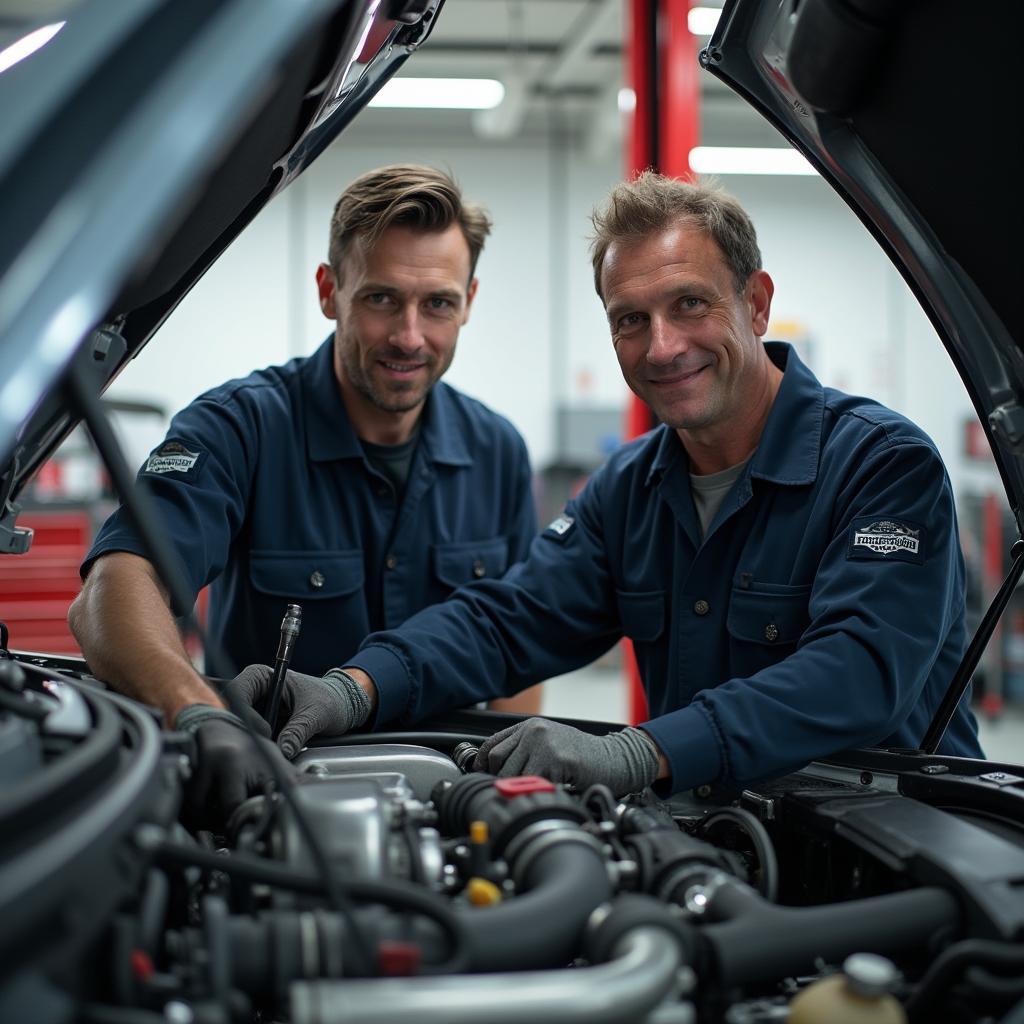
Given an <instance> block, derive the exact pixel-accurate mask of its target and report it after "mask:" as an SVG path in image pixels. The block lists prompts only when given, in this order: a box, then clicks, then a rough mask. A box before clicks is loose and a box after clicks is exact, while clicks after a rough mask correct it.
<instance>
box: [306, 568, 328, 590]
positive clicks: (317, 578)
mask: <svg viewBox="0 0 1024 1024" xmlns="http://www.w3.org/2000/svg"><path fill="white" fill-rule="evenodd" d="M326 582H327V579H326V577H325V576H324V574H323V573H322V572H321V571H320V570H319V569H314V570H313V571H312V572H311V573H310V574H309V585H310V586H311V587H312V588H313V589H314V590H319V589H320V588H321V587H322V586H323V585H324V584H325V583H326Z"/></svg>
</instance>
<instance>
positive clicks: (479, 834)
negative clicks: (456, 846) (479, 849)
mask: <svg viewBox="0 0 1024 1024" xmlns="http://www.w3.org/2000/svg"><path fill="white" fill-rule="evenodd" d="M489 838H490V831H489V830H488V828H487V822H486V821H473V822H470V825H469V841H470V842H471V843H472V844H473V845H474V846H482V845H483V844H484V843H486V842H487V840H488V839H489Z"/></svg>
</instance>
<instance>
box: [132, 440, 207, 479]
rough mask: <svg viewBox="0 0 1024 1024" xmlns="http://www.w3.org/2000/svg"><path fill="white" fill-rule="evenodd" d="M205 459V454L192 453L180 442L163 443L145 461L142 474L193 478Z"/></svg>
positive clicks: (197, 473) (201, 452)
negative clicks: (169, 474)
mask: <svg viewBox="0 0 1024 1024" xmlns="http://www.w3.org/2000/svg"><path fill="white" fill-rule="evenodd" d="M205 459H206V452H203V451H192V450H191V449H189V448H186V447H185V445H183V444H182V443H181V442H180V441H164V443H163V444H162V445H160V447H159V448H157V449H156V450H155V451H154V452H152V454H151V455H150V456H149V458H148V459H146V462H145V464H144V465H143V467H142V472H143V473H156V474H158V475H160V476H163V475H164V474H166V473H177V474H179V475H181V476H185V477H190V478H194V477H196V476H198V475H199V470H200V468H201V467H202V465H203V462H204V461H205Z"/></svg>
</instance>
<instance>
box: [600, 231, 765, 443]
mask: <svg viewBox="0 0 1024 1024" xmlns="http://www.w3.org/2000/svg"><path fill="white" fill-rule="evenodd" d="M601 287H602V292H603V294H604V300H605V310H606V312H607V314H608V322H609V326H610V327H611V332H612V342H613V344H614V345H615V354H616V356H617V357H618V360H619V366H620V368H621V369H622V375H623V377H625V379H626V383H627V384H628V385H629V386H630V388H631V389H632V390H633V391H634V392H635V393H636V394H637V395H639V396H640V397H641V398H642V399H643V400H644V401H645V402H647V404H648V405H649V406H650V407H651V408H652V409H653V410H654V412H655V414H656V415H657V416H658V418H659V419H660V420H661V421H662V422H663V423H667V424H668V425H669V426H671V427H674V428H675V429H676V430H678V431H691V432H694V433H696V434H700V432H706V431H708V430H714V429H716V428H720V427H721V426H722V425H723V424H725V423H727V422H730V423H732V422H734V421H735V420H738V421H739V423H738V424H737V425H742V423H743V422H744V421H745V420H746V419H747V418H749V417H750V414H751V412H752V408H751V407H752V405H756V404H757V398H758V396H759V395H762V394H765V393H766V391H765V386H764V385H765V382H766V380H767V379H768V375H770V373H771V372H772V371H771V363H770V361H769V360H768V359H767V356H766V355H765V353H764V348H763V346H762V345H761V343H760V341H759V339H760V338H761V337H762V336H763V335H764V333H765V331H766V330H767V327H768V314H769V309H770V306H771V297H772V291H773V285H772V282H771V278H769V277H768V275H767V274H766V273H764V271H756V272H755V273H754V274H752V275H751V277H750V279H749V280H748V281H747V283H746V286H745V287H744V289H743V291H742V292H740V293H737V290H736V284H735V281H734V279H733V276H732V272H731V271H730V269H729V267H728V265H727V264H726V262H725V259H724V257H723V255H722V252H721V250H720V249H719V247H718V245H717V244H716V243H715V241H714V240H713V239H711V238H710V237H709V236H708V235H706V234H705V233H704V232H703V231H702V230H701V229H700V228H698V227H695V226H694V225H692V224H690V223H688V222H685V221H682V222H677V223H675V224H673V225H671V226H669V227H668V228H665V229H664V230H662V231H659V232H656V233H654V234H652V235H649V236H647V237H645V238H642V239H639V240H636V241H633V240H630V241H624V242H613V243H612V244H611V245H610V246H609V248H608V251H607V254H606V255H605V260H604V264H603V267H602V271H601ZM684 440H685V439H684Z"/></svg>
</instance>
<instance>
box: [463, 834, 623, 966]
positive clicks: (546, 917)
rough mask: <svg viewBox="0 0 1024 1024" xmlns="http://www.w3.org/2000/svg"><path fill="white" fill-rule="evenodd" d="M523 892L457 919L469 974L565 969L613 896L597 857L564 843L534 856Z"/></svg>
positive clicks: (578, 845) (585, 848)
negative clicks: (595, 914) (591, 922)
mask: <svg viewBox="0 0 1024 1024" xmlns="http://www.w3.org/2000/svg"><path fill="white" fill-rule="evenodd" d="M523 888H524V890H526V891H524V892H522V893H520V894H519V895H517V896H516V897H515V898H514V899H512V900H509V901H508V902H506V903H499V904H495V905H494V906H491V907H476V908H473V909H468V910H466V911H465V912H464V913H462V914H460V917H461V918H462V923H463V926H464V928H465V929H466V932H467V939H468V945H469V963H470V970H472V971H515V970H531V969H534V968H539V967H563V966H565V965H566V964H567V963H569V961H570V960H572V959H573V957H575V956H576V955H577V954H578V952H579V949H580V944H581V942H582V936H583V931H584V928H585V926H586V923H587V919H588V918H589V917H590V915H591V913H593V911H594V910H595V909H596V908H597V907H599V906H600V905H601V904H602V903H605V902H607V901H608V900H609V899H611V896H612V885H611V882H610V880H609V878H608V872H607V870H606V869H605V865H604V860H603V859H602V857H601V854H600V853H599V852H598V851H597V850H596V849H592V848H591V847H589V846H584V845H582V844H581V843H577V842H564V843H559V844H557V845H554V846H551V847H550V848H548V849H546V850H543V851H542V852H540V853H538V854H537V857H536V859H535V860H534V862H533V863H532V864H531V865H530V869H529V871H528V872H527V876H526V879H525V885H524V886H523Z"/></svg>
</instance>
